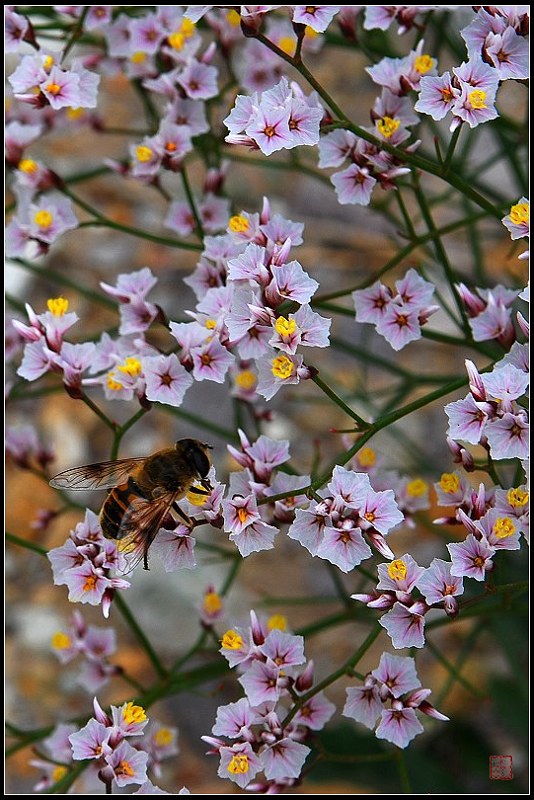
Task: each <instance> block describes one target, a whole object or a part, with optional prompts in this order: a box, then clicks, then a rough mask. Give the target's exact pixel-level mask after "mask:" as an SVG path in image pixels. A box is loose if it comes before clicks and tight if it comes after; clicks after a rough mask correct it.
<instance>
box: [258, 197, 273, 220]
mask: <svg viewBox="0 0 534 800" xmlns="http://www.w3.org/2000/svg"><path fill="white" fill-rule="evenodd" d="M270 219H271V204H270V203H269V200H268V198H267V197H264V198H263V205H262V207H261V212H260V225H265V224H266V223H267V222H269V220H270Z"/></svg>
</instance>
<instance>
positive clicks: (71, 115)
mask: <svg viewBox="0 0 534 800" xmlns="http://www.w3.org/2000/svg"><path fill="white" fill-rule="evenodd" d="M84 114H85V111H84V109H83V108H67V117H68V119H70V120H72V121H74V120H77V119H81V117H83V116H84Z"/></svg>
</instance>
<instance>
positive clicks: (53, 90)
mask: <svg viewBox="0 0 534 800" xmlns="http://www.w3.org/2000/svg"><path fill="white" fill-rule="evenodd" d="M46 91H47V92H48V93H49V94H53V95H54V96H55V95H57V94H59V93H60V91H61V86H60V85H59V83H49V84H48V86H47V87H46Z"/></svg>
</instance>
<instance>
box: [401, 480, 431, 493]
mask: <svg viewBox="0 0 534 800" xmlns="http://www.w3.org/2000/svg"><path fill="white" fill-rule="evenodd" d="M427 491H428V484H427V482H426V481H424V480H423V479H422V478H416V479H415V480H413V481H410V482H409V483H407V484H406V494H407V495H408V497H423V495H424V494H426V492H427Z"/></svg>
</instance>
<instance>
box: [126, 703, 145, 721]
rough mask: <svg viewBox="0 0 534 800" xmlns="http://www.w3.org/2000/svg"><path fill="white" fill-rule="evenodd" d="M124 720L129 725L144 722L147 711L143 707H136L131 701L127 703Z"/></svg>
mask: <svg viewBox="0 0 534 800" xmlns="http://www.w3.org/2000/svg"><path fill="white" fill-rule="evenodd" d="M122 718H123V720H124V721H125V723H126V724H127V725H131V724H132V723H137V722H144V721H145V719H146V714H145V709H144V708H143V707H142V706H134V704H133V703H132V702H131V701H130V702H129V703H126V708H125V709H124V711H123V712H122Z"/></svg>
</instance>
